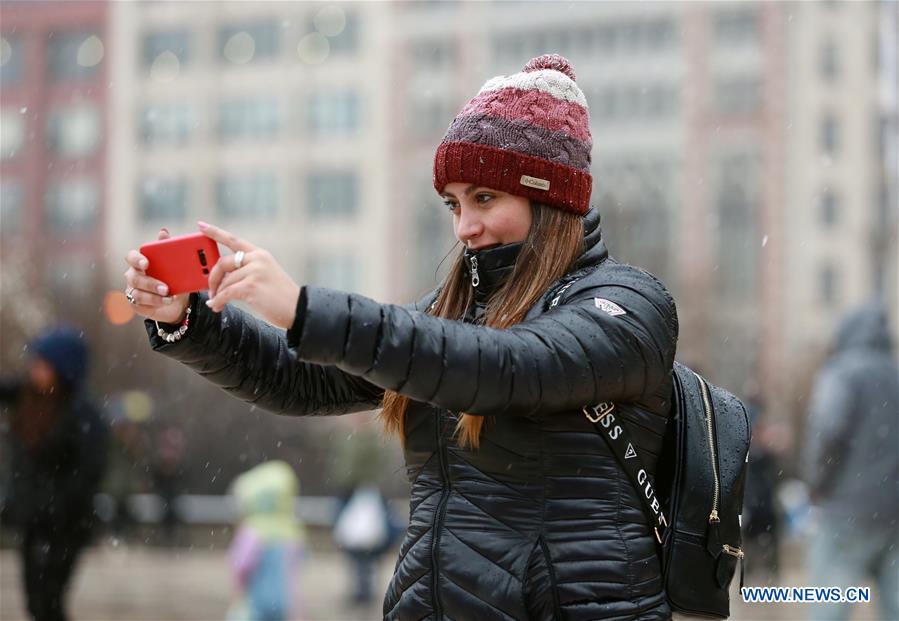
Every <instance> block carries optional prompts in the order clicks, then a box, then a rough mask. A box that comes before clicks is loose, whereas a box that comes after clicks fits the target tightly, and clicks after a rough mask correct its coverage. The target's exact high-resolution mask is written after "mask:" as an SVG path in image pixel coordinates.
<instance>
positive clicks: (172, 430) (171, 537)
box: [152, 420, 185, 546]
mask: <svg viewBox="0 0 899 621" xmlns="http://www.w3.org/2000/svg"><path fill="white" fill-rule="evenodd" d="M184 454H185V440H184V432H183V431H182V430H181V426H180V425H178V423H177V422H175V421H172V420H166V421H163V422H162V423H161V424H160V427H159V429H158V430H157V431H156V436H155V442H154V451H153V468H152V474H153V486H154V488H155V490H156V493H157V494H158V495H159V498H160V499H161V500H162V531H163V538H164V541H165V543H166V545H169V546H172V545H175V543H176V534H177V528H178V525H179V524H180V523H181V516H180V514H179V513H178V503H177V501H178V496H179V495H180V494H181V479H182V476H183V474H184V472H183V470H182V464H183V462H184Z"/></svg>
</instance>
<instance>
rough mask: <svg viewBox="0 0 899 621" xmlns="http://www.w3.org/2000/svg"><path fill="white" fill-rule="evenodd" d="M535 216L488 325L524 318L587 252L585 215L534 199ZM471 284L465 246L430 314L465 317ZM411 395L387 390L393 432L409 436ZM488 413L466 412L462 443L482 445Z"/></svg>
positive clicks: (387, 421) (386, 412) (385, 412)
mask: <svg viewBox="0 0 899 621" xmlns="http://www.w3.org/2000/svg"><path fill="white" fill-rule="evenodd" d="M531 211H532V213H533V216H534V217H533V220H532V221H531V228H530V230H529V231H528V236H527V238H526V239H525V241H524V244H523V246H522V248H521V251H520V253H519V255H518V258H517V260H516V262H515V267H514V269H513V270H512V274H511V276H509V277H508V278H507V279H506V281H505V282H504V283H503V285H502V286H501V287H500V288H499V289H498V290H497V291H496V292H495V293H494V294H493V295H492V296H491V297H490V300H489V301H488V303H487V308H486V309H485V312H484V325H486V326H490V327H492V328H500V329H503V328H508V327H509V326H511V325H513V324H516V323H520V322H521V321H523V320H524V317H525V315H526V314H527V312H528V311H529V310H530V309H531V308H532V307H533V306H534V305H535V304H536V303H537V301H538V300H539V299H540V297H541V296H542V295H544V294H545V293H546V290H547V289H548V288H549V286H550V285H551V284H552V283H553V282H555V281H556V280H558V279H559V278H561V277H562V276H564V275H565V274H566V273H567V272H568V271H569V270H570V269H571V267H572V266H573V265H574V262H575V261H576V260H577V258H578V257H579V256H580V255H581V254H582V253H583V251H584V224H583V219H582V218H581V217H580V216H578V215H576V214H574V213H571V212H568V211H562V210H561V209H554V208H552V207H546V206H545V205H540V204H538V203H534V202H532V203H531ZM473 298H474V291H473V290H472V287H471V282H470V281H469V279H468V277H467V275H466V270H465V262H464V258H463V251H460V252H459V253H458V255H457V256H456V258H455V259H454V260H453V264H452V266H451V267H450V271H449V273H448V274H447V276H446V279H445V280H444V281H443V285H442V287H441V289H440V293H439V294H438V296H437V300H436V302H435V303H434V304H433V305H432V306H431V308H430V309H428V311H427V312H428V313H430V314H432V315H434V316H436V317H444V318H447V319H461V318H462V317H463V316H464V314H465V311H466V310H467V309H468V307H469V306H471V303H472V301H473ZM409 401H410V399H409V397H405V396H403V395H401V394H399V393H396V392H393V391H391V390H385V391H384V400H383V402H382V404H381V406H382V408H383V409H382V410H381V418H382V419H383V421H384V429H385V430H386V431H387V433H396V434H398V435H399V436H400V438H401V439H402V440H404V441H405V418H406V410H407V409H408V407H409ZM483 426H484V417H483V416H475V415H472V414H462V416H461V417H460V418H459V423H458V425H457V426H456V434H457V435H458V441H459V444H460V445H461V446H466V447H471V448H477V447H478V445H479V441H480V434H481V429H482V427H483Z"/></svg>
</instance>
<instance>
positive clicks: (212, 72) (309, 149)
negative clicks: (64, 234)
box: [109, 2, 390, 296]
mask: <svg viewBox="0 0 899 621" xmlns="http://www.w3.org/2000/svg"><path fill="white" fill-rule="evenodd" d="M111 9H112V25H113V27H112V36H113V37H114V38H115V39H114V41H113V46H114V47H115V49H116V50H117V52H118V53H117V54H116V55H115V58H114V59H113V61H112V62H113V66H114V72H115V75H116V88H115V89H114V92H113V97H114V103H113V124H114V125H115V127H117V128H118V131H117V132H116V133H115V135H114V136H113V141H112V143H111V145H110V152H111V156H112V161H113V166H112V167H113V174H112V176H111V182H110V187H109V195H110V202H111V203H112V204H115V205H117V206H119V208H118V209H116V210H114V211H113V212H112V213H111V214H110V217H111V219H112V226H111V228H112V229H113V230H116V231H118V232H120V234H118V235H116V236H114V237H113V238H111V239H110V240H109V243H110V246H111V247H113V248H114V249H115V252H114V253H113V254H114V255H115V256H118V255H119V254H123V253H124V252H125V251H126V250H127V249H128V248H131V247H136V246H137V245H139V244H140V243H141V242H143V241H147V240H151V239H155V237H156V233H157V231H158V229H159V228H160V227H162V226H166V227H168V228H169V230H170V231H171V232H172V234H173V235H178V234H185V233H189V232H194V231H195V230H196V224H195V223H196V221H197V220H198V219H202V220H206V221H209V222H212V223H215V224H217V225H219V226H221V227H223V228H226V229H228V230H231V231H234V232H236V233H237V234H239V235H241V236H243V237H245V238H247V239H250V240H256V241H257V242H258V243H263V244H265V246H266V247H267V248H268V249H269V250H271V251H272V252H273V253H274V254H275V256H277V257H278V259H279V260H280V261H281V262H282V264H283V265H284V267H285V268H286V269H287V270H288V271H289V272H290V273H291V274H292V275H293V276H294V277H295V278H297V279H301V280H303V281H304V282H313V283H317V284H330V285H331V286H334V287H338V288H346V289H354V290H359V291H362V292H365V293H367V294H370V295H381V296H383V295H384V293H385V289H384V287H383V283H384V282H386V281H387V280H388V275H387V274H388V271H389V270H390V268H389V267H388V265H387V260H386V257H385V255H384V251H383V249H384V248H385V247H386V246H387V244H388V240H387V239H386V237H387V235H388V232H389V221H390V211H389V199H388V197H387V196H385V194H384V192H383V191H382V190H381V188H382V186H383V184H382V182H381V180H382V179H383V178H385V177H386V175H387V170H388V169H387V162H386V161H384V159H383V158H379V157H377V154H378V153H380V152H381V151H382V145H384V144H385V143H386V142H387V140H388V137H387V136H386V132H385V129H384V127H383V125H382V124H380V123H378V121H379V119H381V118H383V117H384V116H385V115H386V110H384V109H383V106H382V105H381V104H379V102H380V101H383V100H384V97H383V96H382V95H381V91H383V90H384V87H385V85H386V83H387V75H388V67H387V66H386V65H385V63H383V62H382V61H381V59H380V58H379V53H378V50H379V49H381V48H383V43H381V42H379V39H380V38H381V37H383V36H384V33H385V32H386V24H385V25H382V24H381V23H380V22H381V20H382V19H383V17H382V14H381V13H380V12H379V11H378V7H376V6H374V5H363V4H360V5H354V6H353V7H352V8H351V9H349V8H348V9H347V10H344V8H342V7H341V6H339V5H320V4H307V3H281V2H276V3H262V2H253V3H249V2H246V3H233V2H213V3H209V2H204V3H116V4H114V5H111Z"/></svg>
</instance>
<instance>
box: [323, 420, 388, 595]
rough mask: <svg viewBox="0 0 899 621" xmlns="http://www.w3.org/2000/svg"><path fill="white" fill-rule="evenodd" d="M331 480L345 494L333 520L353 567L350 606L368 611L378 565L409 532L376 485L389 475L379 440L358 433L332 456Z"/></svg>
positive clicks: (373, 434) (335, 534)
mask: <svg viewBox="0 0 899 621" xmlns="http://www.w3.org/2000/svg"><path fill="white" fill-rule="evenodd" d="M334 454H335V457H336V458H335V460H334V467H333V470H334V471H333V480H334V481H335V482H336V483H337V485H338V486H339V487H340V489H341V490H343V493H342V494H341V504H340V509H339V511H338V513H337V516H336V518H335V520H334V532H333V537H334V542H335V543H336V544H337V545H338V547H340V549H341V550H342V551H343V552H344V554H345V555H346V558H347V560H348V562H349V566H350V580H349V583H350V584H351V585H352V587H351V588H352V592H351V593H350V596H349V599H348V603H349V604H350V605H351V606H367V605H369V604H370V603H371V602H372V599H373V597H374V582H375V576H376V574H377V568H378V564H379V561H380V560H381V558H382V557H383V556H384V554H385V553H386V552H388V551H389V550H390V547H391V546H392V545H393V544H394V543H395V542H396V538H397V537H398V536H399V535H401V534H402V531H403V530H405V529H404V527H401V526H400V525H398V524H397V522H396V520H395V519H394V517H393V514H392V512H391V511H390V508H389V506H388V504H387V499H386V498H385V497H384V495H383V493H382V492H381V490H380V487H379V485H378V479H379V478H380V477H381V476H383V474H384V469H385V459H384V447H383V443H382V442H381V437H380V435H379V434H378V433H377V432H376V431H375V430H373V429H372V428H371V427H369V426H366V427H360V428H358V429H356V430H355V431H354V432H353V433H352V435H351V436H350V437H349V438H348V439H347V440H346V441H343V442H340V443H339V444H338V445H337V446H336V447H335V450H334Z"/></svg>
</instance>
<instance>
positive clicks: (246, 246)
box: [197, 221, 255, 252]
mask: <svg viewBox="0 0 899 621" xmlns="http://www.w3.org/2000/svg"><path fill="white" fill-rule="evenodd" d="M197 226H198V227H199V228H200V232H201V233H203V234H204V235H205V236H206V237H208V238H210V239H212V240H215V241H217V242H218V243H220V244H222V245H224V246H227V247H228V248H230V249H231V250H233V251H234V252H237V251H238V250H243V251H244V252H249V251H251V250H253V249H255V246H254V245H253V244H251V243H250V242H248V241H244V240H242V239H241V238H239V237H238V236H237V235H235V234H234V233H229V232H228V231H226V230H224V229H220V228H219V227H217V226H214V225H212V224H208V223H206V222H202V221H200V222H197Z"/></svg>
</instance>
